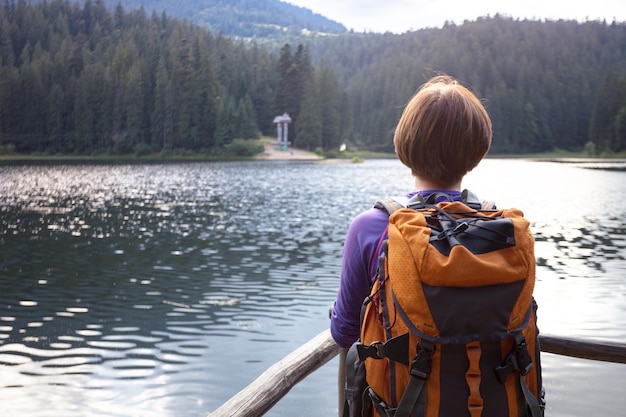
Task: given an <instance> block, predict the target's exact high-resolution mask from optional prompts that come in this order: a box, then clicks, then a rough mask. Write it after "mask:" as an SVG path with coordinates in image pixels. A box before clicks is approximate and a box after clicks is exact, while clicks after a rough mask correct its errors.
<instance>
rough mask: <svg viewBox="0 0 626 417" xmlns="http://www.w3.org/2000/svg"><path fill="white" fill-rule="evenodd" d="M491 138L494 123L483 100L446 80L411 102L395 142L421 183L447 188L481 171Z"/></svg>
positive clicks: (442, 78) (439, 80)
mask: <svg viewBox="0 0 626 417" xmlns="http://www.w3.org/2000/svg"><path fill="white" fill-rule="evenodd" d="M491 137H492V132H491V119H489V115H488V114H487V111H486V110H485V108H484V107H483V105H482V104H481V102H480V101H479V100H478V98H477V97H476V96H475V95H474V94H473V93H472V92H470V91H469V90H468V89H467V88H465V87H463V86H462V85H460V84H459V83H458V82H457V81H456V80H455V79H454V78H452V77H449V76H447V75H440V76H436V77H434V78H432V79H431V80H429V81H428V82H426V83H425V84H424V85H422V86H421V87H420V89H419V90H418V91H417V93H416V94H415V95H414V96H413V98H411V100H410V101H409V103H408V104H407V106H406V108H405V109H404V112H403V113H402V116H401V117H400V121H399V122H398V125H397V127H396V132H395V135H394V139H393V142H394V145H395V148H396V154H397V155H398V158H399V159H400V161H401V162H402V163H403V164H404V165H406V166H407V167H409V168H411V172H412V173H413V175H414V176H415V177H418V178H422V179H425V180H429V181H431V182H433V183H436V184H439V185H441V186H442V187H445V186H448V185H452V184H456V183H459V182H460V181H461V179H462V178H463V177H464V176H465V174H467V173H468V172H469V171H471V170H472V169H474V167H476V165H478V163H479V162H480V161H481V160H482V159H483V157H484V156H485V155H486V154H487V152H488V151H489V146H490V145H491Z"/></svg>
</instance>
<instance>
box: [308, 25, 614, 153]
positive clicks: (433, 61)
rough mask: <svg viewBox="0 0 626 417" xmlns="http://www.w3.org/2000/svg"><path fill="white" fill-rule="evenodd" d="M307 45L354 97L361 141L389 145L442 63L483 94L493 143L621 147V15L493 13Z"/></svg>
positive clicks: (516, 148) (512, 147)
mask: <svg viewBox="0 0 626 417" xmlns="http://www.w3.org/2000/svg"><path fill="white" fill-rule="evenodd" d="M312 45H313V46H312V47H311V51H312V55H313V56H314V58H315V59H320V60H323V61H324V62H326V63H327V64H328V65H329V66H331V67H332V68H333V69H334V70H335V71H336V73H337V75H338V77H339V79H340V86H341V87H342V88H346V89H347V93H348V97H349V99H350V101H351V103H352V105H353V123H354V125H353V127H354V129H353V133H352V137H351V140H352V141H353V142H354V143H356V144H359V145H360V146H363V147H367V148H378V147H386V148H387V149H392V148H391V146H392V145H391V137H392V132H393V128H394V126H395V123H396V121H397V120H398V117H399V114H400V112H401V109H402V107H403V105H404V104H405V103H406V102H407V101H408V99H409V98H410V96H411V95H412V94H413V93H414V91H415V89H416V88H417V87H418V86H419V85H420V84H421V83H422V82H424V80H425V78H426V77H427V76H428V75H429V74H432V73H434V72H439V71H441V72H446V73H448V74H450V75H452V76H454V77H456V78H458V79H459V80H461V81H462V82H463V83H464V84H465V85H467V86H469V87H471V88H472V89H473V90H474V91H476V92H477V93H478V95H479V96H480V97H482V98H483V99H484V100H485V103H486V106H487V109H488V111H489V113H490V115H491V117H492V119H493V125H494V143H493V151H495V152H499V153H502V152H539V151H551V150H553V149H555V148H559V149H567V150H575V149H582V148H583V147H584V146H585V144H586V143H587V142H588V141H589V140H592V141H593V142H594V143H595V147H596V149H597V150H609V151H621V150H625V149H626V137H625V136H624V132H625V131H626V125H625V124H624V123H626V116H625V115H626V84H625V83H626V25H625V24H623V23H622V24H617V23H613V24H606V23H603V22H586V23H577V22H574V21H546V22H539V21H527V20H524V21H518V20H512V19H509V18H503V17H500V16H495V17H493V18H482V19H479V20H478V21H475V22H465V23H464V24H463V25H461V26H456V25H453V24H449V25H446V26H444V27H443V28H442V29H428V30H420V31H417V32H413V33H407V34H404V35H392V34H384V35H377V34H367V35H363V34H361V35H358V34H356V35H352V36H342V37H340V38H336V39H328V40H320V41H318V42H316V43H313V44H312ZM603 80H604V81H603ZM601 86H604V87H603V88H602V89H600V87H601ZM620 109H621V110H620ZM592 116H593V118H592ZM594 123H595V124H594ZM590 132H591V136H590Z"/></svg>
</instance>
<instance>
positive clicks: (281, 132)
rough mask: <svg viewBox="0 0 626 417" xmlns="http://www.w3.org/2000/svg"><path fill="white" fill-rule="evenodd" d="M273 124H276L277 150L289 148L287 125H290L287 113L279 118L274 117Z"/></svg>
mask: <svg viewBox="0 0 626 417" xmlns="http://www.w3.org/2000/svg"><path fill="white" fill-rule="evenodd" d="M274 123H275V124H276V133H277V139H278V148H279V149H282V150H287V147H288V146H289V123H291V117H289V115H288V114H287V113H283V114H282V115H281V116H276V117H274Z"/></svg>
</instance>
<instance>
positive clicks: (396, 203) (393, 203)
mask: <svg viewBox="0 0 626 417" xmlns="http://www.w3.org/2000/svg"><path fill="white" fill-rule="evenodd" d="M406 206H407V204H406V198H404V199H403V198H400V197H393V198H392V197H387V198H383V199H381V200H378V201H377V202H376V204H374V207H375V208H377V209H380V210H383V211H384V212H385V213H387V215H388V216H391V215H392V214H393V213H395V212H396V211H398V210H400V209H401V208H405V207H406Z"/></svg>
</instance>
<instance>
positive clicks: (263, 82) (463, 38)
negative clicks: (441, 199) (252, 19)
mask: <svg viewBox="0 0 626 417" xmlns="http://www.w3.org/2000/svg"><path fill="white" fill-rule="evenodd" d="M439 72H444V73H447V74H450V75H452V76H454V77H456V78H457V79H458V80H459V81H460V82H461V83H463V84H464V85H466V86H468V87H469V88H470V89H472V90H473V91H475V92H476V94H477V95H478V96H479V97H480V98H481V99H482V100H483V101H484V103H485V105H486V107H487V110H488V112H489V113H490V115H491V117H492V120H493V129H494V142H493V147H492V152H493V153H497V154H520V153H539V152H550V151H554V150H569V151H581V150H586V151H587V152H589V153H593V154H612V153H619V152H623V151H626V25H625V24H624V23H617V22H612V23H606V22H597V21H588V22H584V23H579V22H574V21H531V20H513V19H511V18H506V17H502V16H498V15H496V16H494V17H485V18H480V19H478V20H477V21H472V22H469V21H468V22H464V23H463V24H462V25H455V24H446V25H445V26H444V27H443V28H440V29H424V30H419V31H414V32H407V33H405V34H402V35H395V34H390V33H386V34H375V33H353V32H344V33H334V34H327V36H310V37H308V38H303V37H296V38H294V42H285V43H282V44H280V45H270V44H268V43H263V42H260V41H259V42H257V40H255V39H243V38H235V37H229V36H227V35H224V34H223V33H222V32H218V33H214V32H212V31H211V30H210V28H209V27H207V26H202V25H198V24H196V23H193V22H191V21H190V20H180V19H176V18H173V17H170V16H168V15H167V14H165V13H164V12H161V13H159V12H146V10H144V9H143V8H139V9H132V10H130V9H129V10H126V9H125V8H124V6H123V5H122V4H118V5H117V6H115V7H114V8H113V9H110V8H108V7H107V6H106V3H105V1H104V0H94V1H92V0H86V1H84V2H83V3H71V2H70V1H68V0H47V1H41V2H37V3H30V2H28V1H26V0H17V1H16V0H3V5H2V6H0V154H1V153H19V154H46V155H56V154H62V155H129V154H134V155H148V154H155V153H161V154H178V155H182V154H186V153H189V154H194V153H202V154H207V155H218V156H219V155H223V154H225V152H226V151H227V150H228V149H232V145H233V144H234V143H241V142H242V141H247V140H249V139H256V138H258V137H259V136H260V135H268V136H273V135H274V134H275V130H276V127H275V125H274V124H273V119H274V117H275V116H277V115H280V114H283V113H285V112H286V113H288V114H289V115H290V117H291V119H292V127H290V129H289V140H290V141H291V142H292V144H293V145H294V146H296V147H299V148H303V149H308V150H316V151H322V152H327V153H329V154H332V151H333V150H335V149H338V148H339V146H340V145H341V144H343V143H346V144H347V145H348V146H349V147H350V148H352V149H361V150H372V151H389V152H392V151H393V144H392V137H393V129H394V127H395V124H396V122H397V120H398V118H399V115H400V113H401V111H402V108H403V105H404V104H405V103H406V102H407V101H408V99H409V98H410V97H411V95H412V94H413V93H414V92H415V90H416V89H417V88H418V87H419V85H420V84H421V83H422V82H424V81H425V80H426V79H427V78H428V77H429V76H431V75H434V74H436V73H439Z"/></svg>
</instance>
